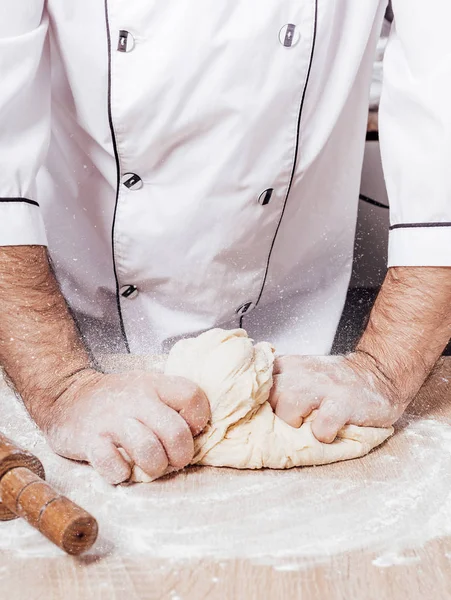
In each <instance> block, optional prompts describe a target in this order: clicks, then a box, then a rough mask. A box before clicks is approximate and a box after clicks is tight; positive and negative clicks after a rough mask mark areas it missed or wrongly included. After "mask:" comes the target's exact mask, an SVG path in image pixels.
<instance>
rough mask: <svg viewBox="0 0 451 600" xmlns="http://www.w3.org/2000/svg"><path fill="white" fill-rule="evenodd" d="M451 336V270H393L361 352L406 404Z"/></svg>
mask: <svg viewBox="0 0 451 600" xmlns="http://www.w3.org/2000/svg"><path fill="white" fill-rule="evenodd" d="M450 336H451V268H447V267H396V268H391V269H389V271H388V273H387V276H386V278H385V281H384V283H383V285H382V288H381V291H380V293H379V295H378V297H377V299H376V302H375V305H374V307H373V310H372V312H371V315H370V319H369V322H368V325H367V327H366V330H365V332H364V334H363V336H362V338H361V340H360V341H359V343H358V345H357V352H359V351H360V352H362V353H365V354H367V355H370V356H371V357H372V359H373V360H374V362H375V364H376V366H377V367H378V369H379V370H380V372H381V375H382V376H383V377H385V378H386V379H387V380H388V381H389V382H390V383H391V385H392V386H393V389H394V390H396V394H397V395H398V398H399V401H400V402H402V403H405V404H407V403H408V402H409V401H410V400H412V399H413V397H414V396H415V395H416V393H417V392H418V390H419V389H420V387H421V386H422V384H423V382H424V380H425V379H426V377H427V376H428V375H429V373H430V371H431V370H432V368H433V367H434V365H435V363H436V361H437V360H438V358H439V357H440V355H441V353H442V352H443V349H444V348H445V346H446V344H447V343H448V340H449V339H450Z"/></svg>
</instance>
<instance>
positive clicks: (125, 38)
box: [117, 29, 135, 52]
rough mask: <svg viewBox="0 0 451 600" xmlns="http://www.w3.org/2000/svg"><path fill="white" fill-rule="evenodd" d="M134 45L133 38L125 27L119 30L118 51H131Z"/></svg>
mask: <svg viewBox="0 0 451 600" xmlns="http://www.w3.org/2000/svg"><path fill="white" fill-rule="evenodd" d="M134 47H135V38H134V37H133V36H132V34H131V33H130V32H129V31H127V30H126V29H121V30H120V31H119V39H118V42H117V50H118V52H131V51H132V50H133V48H134Z"/></svg>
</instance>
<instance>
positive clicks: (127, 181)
mask: <svg viewBox="0 0 451 600" xmlns="http://www.w3.org/2000/svg"><path fill="white" fill-rule="evenodd" d="M299 40H300V32H299V28H298V27H296V25H294V24H292V23H288V24H287V25H284V26H283V27H282V28H281V29H280V31H279V42H280V43H281V44H282V46H284V48H292V47H294V46H296V44H297V43H298V42H299ZM135 45H136V41H135V37H134V36H133V34H132V33H130V31H127V30H126V29H121V30H120V31H119V37H118V44H117V51H118V52H125V53H128V52H131V51H132V50H133V49H134V48H135ZM121 183H122V185H124V186H125V187H126V188H127V189H129V190H131V191H137V190H140V189H141V188H142V187H143V185H144V184H143V181H142V179H141V177H140V176H139V175H137V174H136V173H124V174H123V175H122V177H121ZM273 193H274V189H273V188H268V189H266V190H264V191H263V192H261V193H260V194H259V196H258V203H259V204H260V205H261V206H266V205H267V204H269V203H270V201H271V198H272V196H273ZM120 294H121V296H122V297H123V298H127V299H129V300H132V299H134V298H136V297H137V296H138V294H139V290H138V288H137V287H136V286H135V285H132V284H129V285H124V286H122V287H121V288H120ZM252 308H254V303H253V302H246V303H244V304H242V305H241V306H240V307H239V308H237V310H236V314H237V315H238V316H244V315H245V314H247V313H248V312H249V311H250V310H252Z"/></svg>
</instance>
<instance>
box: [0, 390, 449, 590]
mask: <svg viewBox="0 0 451 600" xmlns="http://www.w3.org/2000/svg"><path fill="white" fill-rule="evenodd" d="M2 391H3V390H2ZM0 401H1V408H0V430H2V431H3V432H4V433H5V434H6V435H9V436H10V437H11V438H13V439H15V440H16V441H17V442H18V443H20V444H22V445H23V446H24V447H27V448H28V449H30V450H31V451H33V452H35V453H36V454H37V455H38V456H39V457H40V458H41V459H42V460H43V462H44V465H45V467H46V471H47V473H48V479H49V481H51V482H52V483H53V484H54V485H55V486H56V487H58V489H60V490H61V491H63V492H64V493H66V494H68V495H70V497H71V498H72V499H73V500H74V501H76V502H78V503H79V504H80V505H81V506H83V507H84V508H86V509H87V510H88V511H90V512H92V514H93V515H94V516H95V517H96V518H97V519H98V521H99V525H100V531H101V539H99V541H98V543H97V544H96V547H95V548H94V549H93V551H92V552H93V553H95V554H109V553H114V554H118V555H121V556H127V555H145V556H149V557H159V558H172V559H176V560H183V559H191V558H195V557H204V558H218V559H221V558H224V559H226V558H240V557H246V558H249V559H252V560H255V561H263V562H268V563H270V564H273V565H277V564H283V562H285V563H286V562H287V561H289V560H290V559H292V560H295V559H300V558H305V557H310V558H315V559H318V560H321V558H325V557H328V556H331V555H334V554H339V553H342V552H345V551H349V550H353V549H358V548H367V549H369V550H372V551H376V552H379V553H380V557H379V558H378V559H376V560H375V561H374V563H373V564H375V566H379V567H383V566H389V565H393V564H400V561H401V563H402V564H406V563H405V562H402V561H403V560H404V559H403V558H402V557H401V558H400V557H399V553H401V552H403V551H404V550H406V549H412V548H418V547H419V546H421V545H423V544H424V543H425V542H426V541H428V540H430V539H432V538H435V537H438V536H443V535H447V534H451V427H449V426H447V425H445V424H440V423H438V422H437V421H434V420H428V419H421V420H414V419H411V420H410V421H408V420H407V419H405V422H404V425H405V426H406V427H405V429H403V430H402V431H400V432H399V433H398V434H397V436H398V439H397V442H398V443H399V445H400V453H399V458H398V457H394V456H392V455H391V454H390V442H389V443H388V444H387V445H385V446H384V447H383V448H382V449H380V450H378V451H376V452H374V453H373V454H372V455H370V457H368V458H367V459H366V460H367V461H368V464H367V472H368V473H369V475H368V478H367V479H366V480H364V481H362V480H357V479H356V478H353V477H352V476H344V475H343V471H342V470H340V469H337V468H336V466H335V467H334V465H332V466H328V467H317V468H309V469H301V470H292V471H285V472H280V471H263V472H250V471H249V472H242V473H235V472H233V471H232V470H229V469H224V470H222V471H221V472H220V478H219V477H218V472H217V470H216V471H213V470H210V469H208V468H204V469H203V470H202V472H201V469H200V468H197V469H192V470H190V471H188V472H186V473H181V474H178V475H176V476H173V477H171V478H168V479H165V480H160V481H156V482H154V483H151V484H145V485H135V486H131V487H119V488H112V487H110V486H108V485H107V484H106V483H104V482H103V480H102V479H101V478H100V477H99V476H98V475H97V474H96V473H95V472H94V471H93V470H92V469H90V468H89V467H88V466H86V465H80V464H74V463H71V462H69V461H66V460H64V459H62V458H60V457H58V456H55V455H54V454H53V453H51V452H50V451H49V450H48V448H47V447H46V445H45V442H44V440H43V438H42V436H41V435H40V433H39V432H37V431H36V429H35V428H34V427H33V425H32V424H31V423H30V421H29V419H28V418H27V417H26V415H25V411H24V410H23V409H22V407H21V406H20V405H19V404H18V403H17V401H15V400H13V398H12V396H11V394H9V393H7V392H4V395H3V397H0ZM6 406H9V407H10V408H8V411H7V414H8V416H7V418H6V409H5V407H6ZM11 407H12V408H11ZM351 465H352V463H349V464H348V467H350V466H351ZM346 473H352V469H351V468H347V469H346ZM219 482H220V483H219ZM188 484H189V485H188ZM0 531H1V535H0V550H5V551H9V552H11V553H13V554H15V555H21V556H36V557H39V556H58V555H59V554H61V552H60V551H59V550H58V549H57V548H55V547H53V546H52V545H51V544H50V543H49V542H47V541H46V540H45V539H44V538H43V537H42V536H41V535H40V534H39V533H37V532H36V531H34V530H33V529H32V528H31V527H29V526H28V525H27V524H26V523H25V522H23V521H12V522H9V523H0ZM405 560H409V559H405ZM282 568H283V567H282ZM292 568H293V569H294V568H296V567H295V564H293V566H292ZM0 579H1V573H0Z"/></svg>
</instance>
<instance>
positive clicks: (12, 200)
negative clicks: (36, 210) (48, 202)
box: [0, 198, 39, 206]
mask: <svg viewBox="0 0 451 600" xmlns="http://www.w3.org/2000/svg"><path fill="white" fill-rule="evenodd" d="M0 202H24V203H25V204H31V205H32V206H39V202H36V200H29V199H28V198H0Z"/></svg>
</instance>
